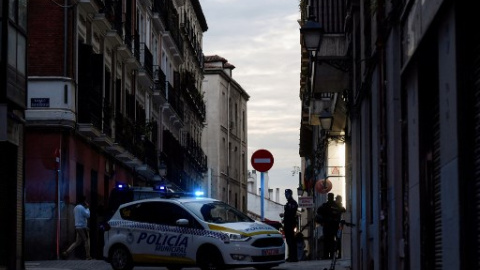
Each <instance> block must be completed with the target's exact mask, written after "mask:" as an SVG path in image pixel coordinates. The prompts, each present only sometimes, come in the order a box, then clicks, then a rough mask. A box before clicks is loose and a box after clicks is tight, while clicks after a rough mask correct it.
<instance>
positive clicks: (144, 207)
mask: <svg viewBox="0 0 480 270" xmlns="http://www.w3.org/2000/svg"><path fill="white" fill-rule="evenodd" d="M120 215H121V216H122V218H123V219H126V220H131V221H138V222H146V223H154V224H160V225H169V226H177V225H176V222H177V220H179V219H187V220H188V221H189V225H188V227H194V228H200V227H201V226H200V224H199V223H198V222H197V221H196V220H195V218H193V216H192V215H190V213H188V212H187V211H186V210H185V209H183V208H182V207H180V206H179V205H177V204H175V203H170V202H141V203H136V204H133V205H130V206H127V207H124V208H122V209H121V210H120Z"/></svg>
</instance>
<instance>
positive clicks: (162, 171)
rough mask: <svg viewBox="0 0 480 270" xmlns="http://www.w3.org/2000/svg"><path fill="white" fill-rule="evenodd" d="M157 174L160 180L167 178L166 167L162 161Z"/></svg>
mask: <svg viewBox="0 0 480 270" xmlns="http://www.w3.org/2000/svg"><path fill="white" fill-rule="evenodd" d="M158 173H159V174H160V176H161V177H162V178H164V177H165V176H167V165H166V164H165V163H164V162H163V161H162V162H161V163H160V165H159V166H158Z"/></svg>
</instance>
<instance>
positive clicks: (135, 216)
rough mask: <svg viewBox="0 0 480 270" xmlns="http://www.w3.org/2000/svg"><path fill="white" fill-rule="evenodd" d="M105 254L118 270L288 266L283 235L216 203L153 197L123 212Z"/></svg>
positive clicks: (111, 226)
mask: <svg viewBox="0 0 480 270" xmlns="http://www.w3.org/2000/svg"><path fill="white" fill-rule="evenodd" d="M104 238H105V246H104V249H103V255H104V257H105V259H106V260H107V261H108V262H110V263H111V265H112V267H113V269H115V270H125V269H132V268H133V267H134V266H138V265H144V266H153V265H155V266H166V267H167V268H168V269H181V268H182V267H200V268H201V269H226V268H234V267H255V268H257V269H269V268H271V267H274V266H277V265H279V264H281V263H284V262H285V244H284V241H283V238H282V235H281V234H280V232H279V231H278V230H276V229H275V228H273V227H272V226H270V225H267V224H264V223H261V222H258V221H254V220H252V219H250V218H249V217H248V216H246V215H245V214H243V213H242V212H240V211H239V210H237V209H235V208H234V207H231V206H230V205H228V204H226V203H224V202H222V201H219V200H215V199H210V198H196V197H175V196H169V197H167V198H150V199H144V200H138V201H132V202H129V203H125V204H122V205H120V206H119V207H118V209H117V210H116V212H115V213H114V214H113V216H112V218H111V219H110V220H109V221H108V225H107V228H105V235H104Z"/></svg>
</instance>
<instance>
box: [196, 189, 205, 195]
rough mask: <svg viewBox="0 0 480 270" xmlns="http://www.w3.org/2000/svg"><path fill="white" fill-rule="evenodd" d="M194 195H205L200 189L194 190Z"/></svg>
mask: <svg viewBox="0 0 480 270" xmlns="http://www.w3.org/2000/svg"><path fill="white" fill-rule="evenodd" d="M195 196H196V197H203V196H205V192H203V191H201V190H198V191H195Z"/></svg>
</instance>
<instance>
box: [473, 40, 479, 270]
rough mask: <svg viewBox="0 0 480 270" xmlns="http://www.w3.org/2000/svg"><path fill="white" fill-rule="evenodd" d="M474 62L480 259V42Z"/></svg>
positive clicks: (476, 187)
mask: <svg viewBox="0 0 480 270" xmlns="http://www.w3.org/2000/svg"><path fill="white" fill-rule="evenodd" d="M473 55H474V57H475V60H474V61H473V73H472V74H473V83H474V92H475V93H474V94H475V107H474V115H475V118H474V123H475V132H474V133H475V136H474V138H475V143H474V145H475V150H474V159H475V161H474V174H475V178H474V179H475V180H474V181H475V182H474V189H475V193H474V194H475V204H474V205H476V208H475V210H474V211H475V216H476V217H477V218H476V220H475V221H474V222H475V223H476V226H474V227H475V228H476V232H475V238H476V252H477V254H476V257H477V258H480V248H479V247H480V218H479V217H480V42H477V46H476V48H475V50H474V53H473ZM478 267H480V262H478V261H477V269H479V268H478Z"/></svg>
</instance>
